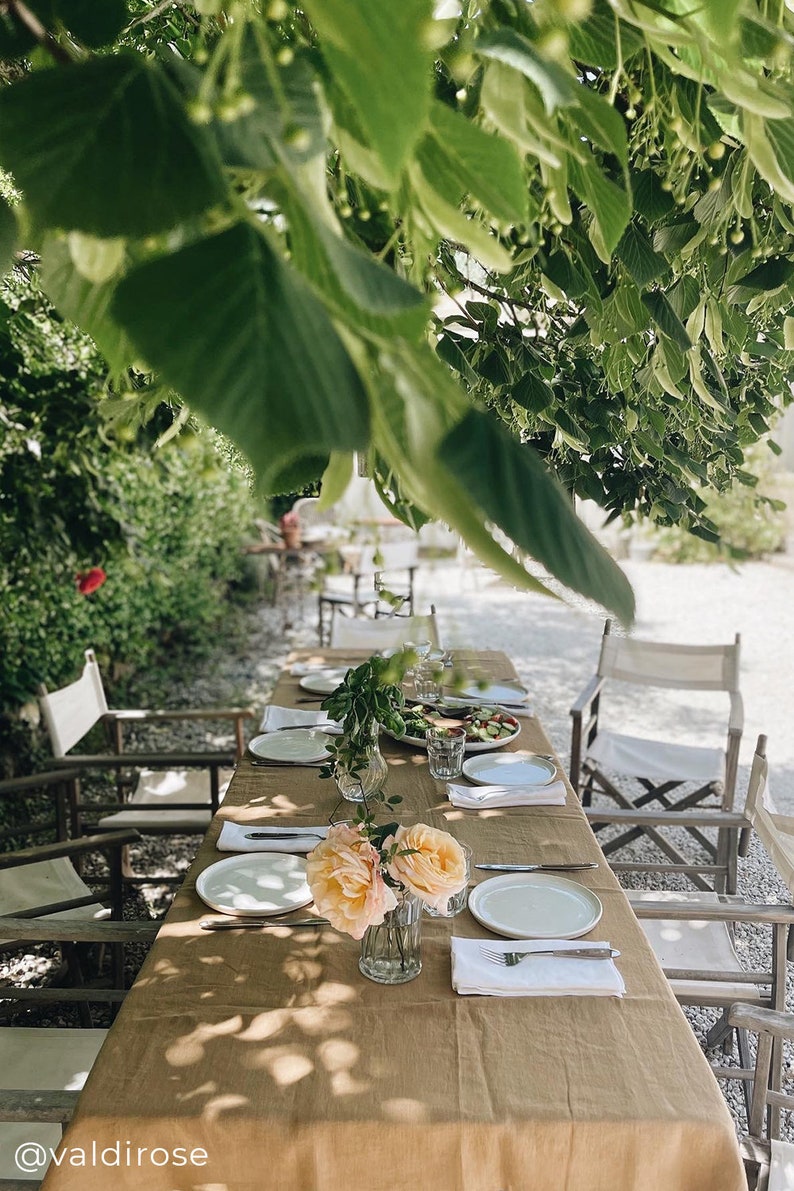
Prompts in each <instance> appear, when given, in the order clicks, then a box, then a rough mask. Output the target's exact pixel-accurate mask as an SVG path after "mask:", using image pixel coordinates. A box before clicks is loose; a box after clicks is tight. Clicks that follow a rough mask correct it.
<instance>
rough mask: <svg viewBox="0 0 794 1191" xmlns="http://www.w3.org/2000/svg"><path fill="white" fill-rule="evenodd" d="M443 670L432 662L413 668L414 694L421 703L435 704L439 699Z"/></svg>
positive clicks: (422, 663)
mask: <svg viewBox="0 0 794 1191" xmlns="http://www.w3.org/2000/svg"><path fill="white" fill-rule="evenodd" d="M443 677H444V671H443V669H441V668H439V666H438V665H436V664H434V663H432V662H421V663H420V664H419V665H418V666H414V694H415V695H416V697H417V699H419V700H420V701H421V702H422V703H436V702H438V700H439V699H440V698H441V689H442V681H443Z"/></svg>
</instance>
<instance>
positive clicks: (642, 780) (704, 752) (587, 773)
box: [570, 620, 743, 892]
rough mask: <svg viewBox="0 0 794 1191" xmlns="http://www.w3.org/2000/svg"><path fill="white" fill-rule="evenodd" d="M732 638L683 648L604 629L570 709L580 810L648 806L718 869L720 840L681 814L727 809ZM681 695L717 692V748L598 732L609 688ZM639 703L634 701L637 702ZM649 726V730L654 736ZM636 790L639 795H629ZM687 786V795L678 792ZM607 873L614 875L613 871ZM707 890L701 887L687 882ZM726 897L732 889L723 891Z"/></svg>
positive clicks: (736, 720)
mask: <svg viewBox="0 0 794 1191" xmlns="http://www.w3.org/2000/svg"><path fill="white" fill-rule="evenodd" d="M739 646H740V643H739V636H738V634H737V636H736V639H735V641H734V642H733V643H731V644H730V645H684V644H676V643H668V642H658V641H639V640H634V639H631V638H625V637H618V636H615V635H614V634H613V633H612V632H611V622H610V621H609V620H608V621H607V622H606V624H605V626H604V634H603V637H602V641H601V651H600V656H599V660H598V666H597V668H596V672H595V674H594V675H593V677H592V679H591V680H590V682H589V683H588V684H587V686H586V687H585V689H584V690H583V691H582V694H581V695H580V696H579V698H578V699H577V700H576V702H575V703H574V705H573V707H572V708H571V719H572V731H571V774H570V776H571V784H572V785H573V787H574V789H575V790H576V792H577V793H578V794H579V796H580V797H581V799H582V802H583V804H584V805H585V806H589V805H591V803H592V800H593V796H594V795H596V794H601V795H605V796H606V797H607V798H609V799H611V800H612V801H613V802H614V803H616V804H617V805H618V806H619V807H623V808H625V809H631V808H634V807H644V806H648V805H649V804H651V803H656V804H658V805H659V806H661V807H662V808H663V809H666V810H677V811H680V812H682V813H681V825H682V826H683V827H685V828H686V830H687V831H689V832H690V834H691V835H692V837H693V838H694V839H695V840H696V841H697V843H698V844H699V845H700V846H701V847H702V848H703V849H704V850H705V851H706V852H707V853H708V854H709V855H710V856H711V857H713V858H714V859H715V860H717V861H718V863H719V866H720V867H723V868H724V867H725V856H724V850H725V839H724V838H720V839H718V841H717V843H716V844H715V843H714V842H713V841H712V840H711V839H709V838H708V837H706V836H705V835H704V834H703V833H702V832H701V831H699V830H697V829H695V828H693V827H692V825H691V822H689V821H688V820H687V815H686V812H687V811H688V810H689V808H692V807H696V806H697V805H698V804H699V803H701V802H703V801H704V800H705V799H707V798H709V797H715V798H718V799H719V805H720V806H721V808H722V809H723V810H724V811H730V810H731V809H732V806H733V798H734V791H735V786H736V773H737V768H738V761H739V745H740V742H741V736H742V727H743V707H742V698H741V694H740V692H739ZM619 684H631V685H632V686H637V687H639V688H643V687H647V688H660V689H671V690H681V691H724V692H725V693H726V695H727V696H728V699H727V702H728V705H729V710H728V723H727V734H726V737H725V743H724V745H719V746H718V745H717V744H716V743H714V744H706V743H704V744H703V745H695V744H684V743H681V742H680V741H678V740H675V739H672V740H665V739H664V738H658V737H657V736H656V735H655V733H654V735H652V736H649V737H647V738H646V737H643V736H635V735H633V734H625V733H622V732H620V731H615V730H614V729H613V727H612V725H609V726H608V727H606V726H605V724H604V702H605V700H606V699H607V697H608V694H609V692H610V691H611V690H614V688H615V687H616V685H619ZM638 697H641V696H638ZM655 727H656V725H655V724H654V725H653V728H654V729H655ZM637 786H639V787H640V790H639V791H638V790H637ZM688 786H694V787H695V788H694V789H686V788H684V789H682V787H688ZM642 831H643V828H642V826H641V825H639V824H635V825H633V826H631V827H629V828H628V829H627V830H626V831H624V832H622V833H621V834H620V835H618V836H616V837H614V838H612V839H610V840H608V841H607V842H605V843H604V844H603V850H604V854H605V855H606V856H613V855H614V854H615V853H617V852H619V851H620V849H621V848H623V847H625V846H626V845H627V844H630V843H632V842H633V841H634V840H635V839H637V838H638V837H639V836H640V835H641V834H642ZM653 841H654V843H656V844H657V846H658V847H660V848H661V849H662V850H663V851H664V852H665V853H666V855H667V856H668V857H669V858H670V860H671V861H672V862H673V864H675V865H679V866H680V865H685V864H686V863H687V858H686V856H685V855H684V854H683V853H682V851H681V849H680V847H679V846H677V845H674V844H672V843H671V842H670V841H669V839H666V840H665V841H664V842H662V837H661V835H660V834H659V833H658V832H654V834H653ZM614 867H615V868H616V869H618V870H619V865H618V864H617V863H615V865H614ZM695 883H696V884H697V885H698V886H699V887H700V888H703V889H708V884H707V883H706V882H705V881H703V880H697V881H696V882H695ZM728 891H729V892H733V889H731V888H729V890H728Z"/></svg>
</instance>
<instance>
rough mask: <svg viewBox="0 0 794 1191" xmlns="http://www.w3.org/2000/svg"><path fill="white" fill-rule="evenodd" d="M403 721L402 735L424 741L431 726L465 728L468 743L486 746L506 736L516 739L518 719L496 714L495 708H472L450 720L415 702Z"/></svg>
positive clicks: (435, 710) (431, 708) (502, 713)
mask: <svg viewBox="0 0 794 1191" xmlns="http://www.w3.org/2000/svg"><path fill="white" fill-rule="evenodd" d="M402 716H403V719H404V720H405V735H406V736H414V737H417V738H419V739H420V740H424V738H425V736H426V735H427V729H428V728H429V727H430V725H431V724H432V725H434V726H435V727H442V728H443V727H450V728H453V727H455V728H457V727H460V726H462V727H464V728H465V729H466V740H467V741H468V742H469V743H478V742H479V743H483V744H485V743H488V742H489V741H492V740H494V741H495V740H505V739H506V738H507V737H508V736H515V734H516V732H517V730H518V726H519V725H518V720H517V719H516V718H515V716H512V715H508V714H507V712H505V711H498V710H497V709H496V708H495V707H472V708H471V709H470V711H469V712H468V713H467V714H466V715H464V716H460V717H459V718H455V719H450V718H449V717H446V718H445V717H444V716H441V715H439V713H438V709H437V708H435V707H431V706H428V705H427V704H425V703H415V704H414V705H413V706H412V707H408V708H406V709H405V710H404V711H403V713H402Z"/></svg>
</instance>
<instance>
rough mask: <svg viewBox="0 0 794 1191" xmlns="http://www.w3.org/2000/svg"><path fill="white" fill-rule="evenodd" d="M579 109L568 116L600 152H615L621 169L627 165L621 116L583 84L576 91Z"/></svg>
mask: <svg viewBox="0 0 794 1191" xmlns="http://www.w3.org/2000/svg"><path fill="white" fill-rule="evenodd" d="M577 98H578V100H579V106H578V107H577V108H575V109H574V111H573V112H572V113H571V119H572V120H573V122H574V123H575V124H576V125H577V126H578V128H579V131H580V132H581V134H582V135H583V136H586V137H587V139H588V140H589V141H591V142H592V143H593V144H594V145H598V147H599V149H604V150H606V152H607V153H614V154H615V156H616V157H617V159H618V161H619V162H620V164H621V165H622V166H623V168H624V170H625V169H626V167H627V165H628V140H627V138H626V125H625V124H624V122H623V117H622V116H621V115H620V113H619V112H618V111H616V109H615V108H613V107H612V104H611V103H607V101H606V99H605V98H604V97H603V95H599V94H598V92H597V91H592V90H591V89H590V88H589V87H588V86H587V85H586V84H585V85H582V86H580V87H579V88H578V90H577Z"/></svg>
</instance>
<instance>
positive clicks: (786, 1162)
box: [767, 1138, 794, 1191]
mask: <svg viewBox="0 0 794 1191" xmlns="http://www.w3.org/2000/svg"><path fill="white" fill-rule="evenodd" d="M770 1149H771V1156H770V1163H769V1182H768V1183H767V1191H794V1145H793V1144H792V1143H791V1142H790V1141H781V1140H780V1139H779V1138H777V1139H775V1140H773V1141H772V1142H770Z"/></svg>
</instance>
